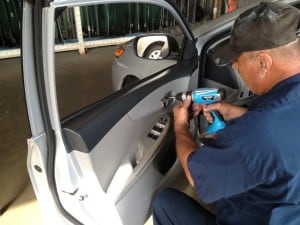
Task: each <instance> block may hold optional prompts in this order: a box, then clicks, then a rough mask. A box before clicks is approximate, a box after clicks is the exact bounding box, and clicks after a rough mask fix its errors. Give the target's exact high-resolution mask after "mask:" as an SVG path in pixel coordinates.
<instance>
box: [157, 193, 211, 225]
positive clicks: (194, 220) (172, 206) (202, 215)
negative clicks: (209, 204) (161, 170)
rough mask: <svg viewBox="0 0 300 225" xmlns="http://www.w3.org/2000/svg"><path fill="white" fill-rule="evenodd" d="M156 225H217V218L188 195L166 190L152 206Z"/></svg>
mask: <svg viewBox="0 0 300 225" xmlns="http://www.w3.org/2000/svg"><path fill="white" fill-rule="evenodd" d="M152 213H153V223H154V225H217V222H216V217H215V215H213V214H212V213H210V212H209V211H207V210H205V209H204V208H203V207H202V206H201V205H200V204H199V203H198V202H196V201H195V200H194V199H192V198H190V197H189V196H187V195H186V194H184V193H182V192H180V191H178V190H175V189H166V190H164V191H162V192H160V193H159V194H158V195H157V196H156V197H155V199H154V201H153V205H152Z"/></svg>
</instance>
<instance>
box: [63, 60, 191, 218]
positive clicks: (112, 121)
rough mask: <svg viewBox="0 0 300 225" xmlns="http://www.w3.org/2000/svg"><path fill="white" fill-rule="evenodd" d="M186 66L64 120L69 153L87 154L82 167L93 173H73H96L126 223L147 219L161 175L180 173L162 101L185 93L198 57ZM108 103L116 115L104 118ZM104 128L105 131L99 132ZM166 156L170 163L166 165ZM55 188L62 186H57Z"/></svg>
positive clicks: (156, 77)
mask: <svg viewBox="0 0 300 225" xmlns="http://www.w3.org/2000/svg"><path fill="white" fill-rule="evenodd" d="M189 63H191V64H192V65H194V66H189V67H182V66H178V67H176V66H174V68H169V69H167V70H166V71H164V72H162V73H161V74H160V75H159V74H157V75H155V76H152V77H150V78H149V79H146V80H145V81H142V82H140V83H139V84H138V85H137V86H136V87H131V90H130V91H129V92H128V91H127V92H126V90H125V91H124V90H121V91H120V92H119V93H116V96H112V98H111V99H110V101H107V100H106V99H104V100H103V101H100V102H98V103H96V104H95V105H94V106H93V107H90V108H89V109H86V110H83V111H81V112H80V113H77V114H75V115H72V116H71V117H70V118H66V119H65V122H64V123H63V125H62V126H63V133H64V135H63V136H64V138H65V143H67V144H68V152H69V153H71V155H78V153H73V152H81V153H79V154H82V153H85V154H86V156H85V158H87V160H86V162H85V163H86V164H89V166H88V168H89V170H91V171H88V170H86V171H84V169H83V168H84V167H81V166H80V167H78V168H75V170H80V171H76V173H77V174H87V173H93V174H94V175H95V178H96V179H97V181H98V182H99V184H100V185H101V189H102V190H103V191H104V192H106V193H107V195H108V196H109V198H110V199H112V200H113V201H115V202H116V207H117V208H118V212H119V214H120V215H121V216H122V215H123V216H124V217H126V218H127V219H126V220H124V224H141V223H142V221H145V219H146V216H147V215H148V212H149V207H150V203H151V198H152V195H153V193H154V191H156V190H158V188H159V185H160V183H161V181H162V180H163V179H164V177H169V178H170V181H172V179H173V178H172V177H173V176H170V174H169V173H174V176H175V174H176V172H177V173H178V172H179V171H180V169H179V166H178V164H177V163H176V162H175V161H176V154H175V149H174V135H173V134H172V133H173V129H172V122H171V116H170V115H169V113H170V112H171V109H172V104H170V105H168V106H167V107H165V106H164V104H163V102H162V101H161V100H162V99H163V98H164V97H166V96H168V95H171V94H172V93H173V94H174V93H177V92H180V91H184V90H187V88H188V86H189V80H190V78H191V75H192V74H195V70H196V69H197V66H196V65H197V63H196V59H195V61H194V62H193V61H191V62H189ZM178 68H180V69H178ZM129 88H130V87H129ZM123 92H126V94H124V93H123ZM112 105H113V107H114V109H118V108H119V109H120V111H115V113H110V116H109V117H108V116H104V115H105V110H107V109H110V107H111V106H112ZM107 113H109V111H108V112H107ZM108 118H109V119H108ZM162 120H164V121H166V123H165V124H164V123H162V122H161V121H162ZM156 126H160V128H161V127H163V129H162V131H155V130H154V128H155V127H156ZM103 129H107V131H106V132H103ZM128 131H129V132H128ZM151 132H154V133H155V134H156V135H157V136H158V137H157V139H153V138H151V137H149V134H150V133H151ZM104 133H105V134H104ZM158 134H159V135H158ZM172 135H173V136H172ZM116 138H117V139H116ZM81 157H82V156H81ZM74 158H77V157H74ZM74 158H72V160H70V161H72V163H74V162H75V161H79V159H78V160H74ZM167 158H172V160H170V159H168V160H167V161H168V162H167V163H164V162H163V161H164V159H167ZM168 171H170V172H168ZM166 174H168V175H166ZM57 185H58V186H60V184H59V182H58V184H57ZM79 186H80V185H79ZM141 196H144V197H143V198H141ZM128 205H132V206H134V207H138V209H139V212H143V213H141V214H140V215H139V216H138V215H134V213H135V212H136V211H135V210H132V208H128ZM131 214H132V216H129V217H128V215H131ZM121 218H122V217H121ZM129 218H132V220H129ZM128 221H130V222H128Z"/></svg>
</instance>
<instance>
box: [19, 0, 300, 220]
mask: <svg viewBox="0 0 300 225" xmlns="http://www.w3.org/2000/svg"><path fill="white" fill-rule="evenodd" d="M174 2H175V1H173V0H120V1H115V0H89V1H84V0H44V1H38V0H37V1H29V0H23V21H22V32H23V33H22V65H23V67H22V68H23V79H24V87H25V94H26V102H27V111H28V118H29V122H30V128H31V137H30V138H29V139H28V159H27V166H28V172H29V175H30V179H31V183H32V185H33V188H34V191H35V194H36V196H37V199H38V202H39V204H40V207H41V210H42V213H43V216H44V218H45V223H46V224H55V225H70V224H88V225H96V224H98V225H99V224H100V225H142V224H144V223H145V222H146V221H147V219H148V218H149V216H150V215H151V201H152V199H153V197H154V195H155V194H156V193H157V192H158V191H160V190H161V189H163V188H165V187H169V186H171V185H173V184H174V182H180V181H182V183H181V184H184V179H182V177H183V176H180V175H181V174H182V169H181V167H180V164H179V162H178V160H177V158H176V154H175V146H174V145H175V144H174V143H175V141H174V134H173V129H172V106H173V105H172V104H173V102H172V101H169V100H168V99H169V98H168V97H169V96H174V94H176V93H178V92H182V91H187V90H193V89H196V88H198V87H215V88H223V89H224V90H225V91H226V95H227V99H226V100H227V101H230V102H235V103H238V104H248V103H249V102H251V100H252V97H253V94H252V93H251V92H250V91H249V90H248V89H247V87H245V86H244V84H243V82H242V81H241V80H240V78H239V76H238V74H236V72H235V71H233V70H232V69H231V67H230V66H224V67H219V66H217V65H216V64H215V60H216V58H215V57H214V51H215V50H216V49H217V48H219V47H220V46H221V45H223V44H224V43H226V42H227V41H228V39H229V35H230V29H231V26H232V24H233V21H234V19H235V18H236V16H237V15H239V14H240V13H241V12H242V11H243V10H245V9H248V8H249V7H253V6H255V5H257V4H258V3H259V2H260V1H252V2H251V4H250V5H247V6H245V7H244V8H240V9H238V10H236V11H234V12H233V13H230V14H225V15H224V16H221V17H219V18H217V19H216V20H213V21H210V22H207V23H205V24H203V25H202V26H199V27H198V28H197V29H194V30H193V31H191V29H190V28H189V27H188V25H187V23H186V22H185V20H184V19H183V16H182V15H181V14H180V12H179V10H178V8H177V7H176V6H175V5H174ZM284 2H289V3H293V4H296V6H297V7H299V5H300V2H299V1H291V0H284ZM109 3H113V4H115V6H118V4H121V3H122V4H123V5H124V3H126V4H127V3H147V4H151V5H159V6H161V7H163V8H165V10H167V11H169V12H170V14H172V16H173V17H174V18H175V19H176V21H177V23H178V26H179V27H180V28H181V30H182V33H183V36H184V38H183V41H182V42H181V43H177V45H176V44H175V45H174V42H177V40H176V38H174V37H173V36H172V35H169V34H163V33H160V34H155V35H154V37H156V38H158V37H159V38H165V42H164V43H165V44H168V45H169V48H168V50H169V51H168V52H169V53H170V54H169V55H170V56H171V57H174V58H176V60H175V59H168V57H167V59H165V58H164V57H163V56H161V57H158V58H162V59H157V60H151V62H150V63H149V67H155V68H156V69H157V72H156V73H153V74H146V75H147V77H145V78H144V76H140V77H138V79H139V80H138V81H137V82H135V83H134V85H129V86H127V87H126V88H122V89H120V87H122V85H123V81H120V82H116V84H114V85H115V86H114V89H115V91H113V92H112V93H107V95H106V96H105V97H103V96H99V95H98V93H99V92H100V91H103V90H110V89H109V88H110V86H111V83H109V82H111V74H107V76H106V74H104V73H103V74H101V77H100V76H99V73H98V70H95V71H96V72H94V73H93V74H92V75H93V76H89V75H90V73H92V72H93V71H94V70H93V68H92V66H91V63H94V64H99V59H98V57H95V58H96V60H95V61H91V60H86V63H87V66H86V67H82V68H79V69H78V73H79V72H80V71H83V76H76V74H71V75H72V76H71V77H70V78H71V79H73V80H71V81H70V82H66V83H65V85H64V86H61V85H60V84H61V83H60V82H57V80H58V79H61V78H64V77H61V76H59V75H58V73H57V70H56V69H57V62H56V61H55V53H54V49H55V48H54V45H55V41H54V40H55V34H54V33H55V24H54V23H55V16H56V15H57V14H56V13H57V12H59V11H61V10H63V9H65V8H70V7H75V9H76V7H80V6H85V5H89V6H92V7H93V6H95V5H101V4H109ZM103 8H104V7H103ZM103 8H99V11H97V12H101V10H102V9H103ZM133 8H134V7H133ZM96 9H97V8H96ZM100 9H101V10H100ZM121 12H122V11H121ZM116 16H119V15H116ZM99 18H101V17H100V16H99ZM120 20H121V19H120ZM101 21H102V20H100V22H101ZM149 35H150V34H149ZM150 36H151V35H150ZM152 37H153V35H152ZM145 38H147V35H146V36H145V35H143V36H141V37H138V38H136V39H135V41H134V42H130V43H129V44H128V45H129V46H130V45H134V46H133V50H134V53H135V54H137V56H138V58H143V59H145V58H149V55H145V56H144V55H143V54H139V48H138V47H137V45H138V43H140V42H141V41H142V42H143V41H144V40H146V39H145ZM178 46H180V48H178ZM104 50H105V49H104ZM173 53H174V54H173ZM89 54H90V55H93V54H95V55H96V56H98V52H97V51H96V50H91V52H90V53H89ZM107 54H110V53H107ZM125 54H126V52H125ZM131 54H133V53H131ZM167 55H168V54H167ZM128 57H129V56H128ZM106 58H107V57H106ZM82 59H83V60H85V58H82ZM124 60H125V59H124ZM149 60H150V59H149ZM119 63H120V64H121V63H122V62H119ZM65 64H66V66H68V69H71V68H72V67H74V65H73V64H72V63H70V62H68V61H66V63H65ZM124 65H126V64H125V63H124ZM147 65H148V63H147ZM166 65H167V66H166ZM121 67H122V66H119V68H121ZM125 69H126V70H127V71H130V70H131V69H133V68H125ZM134 69H135V71H136V70H147V71H150V69H151V68H150V69H149V68H148V67H146V66H145V65H144V64H142V63H139V62H137V66H136V68H134ZM152 72H153V71H152ZM128 74H131V73H130V72H128ZM141 74H142V73H141ZM134 75H136V74H134ZM148 75H149V76H148ZM137 76H138V75H137ZM75 80H76V81H79V83H80V84H81V85H80V87H79V88H81V86H82V87H83V86H84V85H86V84H87V85H90V86H88V87H90V88H89V89H88V90H87V91H85V90H84V91H82V92H80V91H78V90H74V89H73V88H72V83H74V82H75ZM120 80H122V79H120ZM93 85H94V86H95V87H96V89H95V90H92V88H91V87H92V86H93ZM66 88H67V92H66V93H65V94H66V95H68V96H71V97H73V101H72V102H71V101H69V102H68V103H69V104H70V103H77V102H79V103H81V102H82V100H84V98H81V96H82V95H83V94H85V92H91V93H95V100H96V101H95V103H93V104H90V105H86V106H82V109H80V110H78V111H76V112H74V113H72V114H70V115H67V116H66V117H65V118H61V116H60V113H59V108H60V107H67V104H58V103H61V99H63V97H64V96H61V94H58V92H57V91H58V90H61V89H66ZM119 89H120V90H119ZM198 122H199V121H198V120H197V119H195V123H191V124H193V126H191V128H190V129H191V132H192V133H193V134H194V136H195V138H196V140H198V141H201V140H199V137H198V136H197V134H198V132H199V129H201V127H202V126H203V125H204V121H202V120H200V124H198ZM180 186H182V185H180Z"/></svg>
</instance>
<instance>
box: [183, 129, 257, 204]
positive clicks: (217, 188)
mask: <svg viewBox="0 0 300 225" xmlns="http://www.w3.org/2000/svg"><path fill="white" fill-rule="evenodd" d="M228 130H229V131H228ZM230 132H232V131H230V128H228V129H226V132H223V133H221V134H219V135H217V139H216V140H215V141H214V142H213V143H212V145H204V146H202V147H200V148H199V150H197V151H195V152H193V153H191V154H190V155H189V157H188V162H187V163H188V168H189V171H190V173H191V176H192V178H193V180H194V184H195V189H196V192H197V194H198V195H199V197H200V198H201V199H202V200H203V201H204V202H206V203H211V202H214V201H217V200H219V199H221V198H228V197H231V196H233V195H236V194H240V193H242V192H244V191H246V190H249V189H250V188H252V187H254V186H255V185H257V180H255V179H254V178H253V176H252V174H251V173H250V172H249V169H248V166H247V163H245V162H244V160H243V157H242V156H241V148H246V146H245V145H244V146H243V143H244V142H243V141H234V138H233V137H234V135H228V134H229V133H230ZM231 137H232V138H231ZM244 150H245V149H244Z"/></svg>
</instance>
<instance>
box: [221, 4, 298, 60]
mask: <svg viewBox="0 0 300 225" xmlns="http://www.w3.org/2000/svg"><path fill="white" fill-rule="evenodd" d="M299 25H300V11H299V10H298V9H297V8H295V7H293V6H290V5H287V4H283V3H280V2H262V3H260V4H259V5H258V6H256V7H255V8H252V9H249V10H247V11H245V12H244V13H242V14H241V15H240V16H239V17H238V18H237V19H236V20H235V22H234V25H233V27H232V30H231V38H230V43H229V45H227V46H225V47H224V48H222V49H220V50H219V51H218V52H217V63H218V64H219V65H222V64H228V63H232V62H233V61H234V60H235V59H237V58H238V57H239V56H240V55H241V54H242V53H243V52H249V51H257V50H264V49H272V48H277V47H280V46H283V45H286V44H288V43H290V42H293V41H295V40H296V39H297V36H296V32H297V30H298V28H299Z"/></svg>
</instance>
